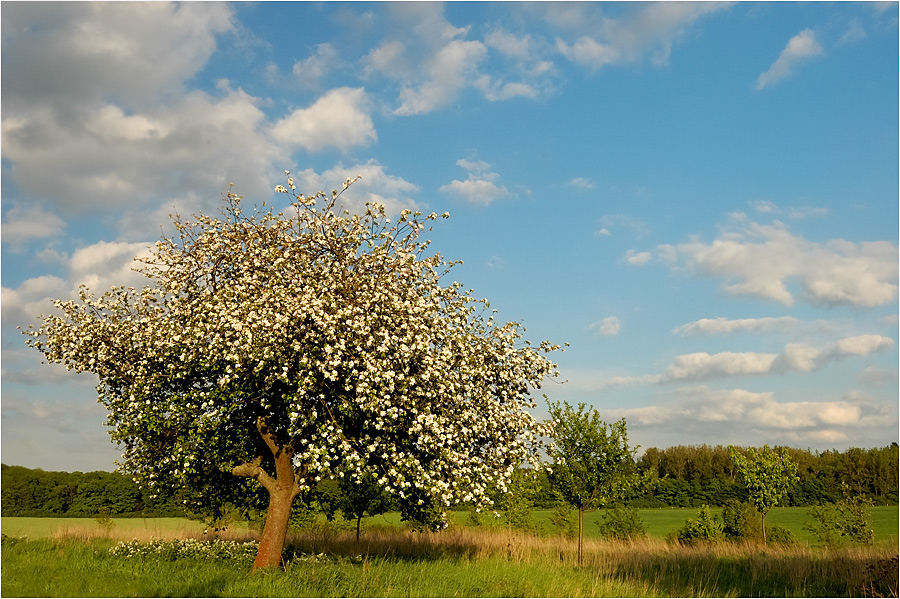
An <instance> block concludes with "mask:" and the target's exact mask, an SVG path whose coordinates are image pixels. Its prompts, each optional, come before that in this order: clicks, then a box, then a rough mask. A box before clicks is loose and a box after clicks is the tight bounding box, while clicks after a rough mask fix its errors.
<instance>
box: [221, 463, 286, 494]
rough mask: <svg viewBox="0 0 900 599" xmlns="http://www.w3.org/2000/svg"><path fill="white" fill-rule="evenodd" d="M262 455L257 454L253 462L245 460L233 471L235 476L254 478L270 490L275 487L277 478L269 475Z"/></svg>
mask: <svg viewBox="0 0 900 599" xmlns="http://www.w3.org/2000/svg"><path fill="white" fill-rule="evenodd" d="M262 459H263V457H262V456H257V457H256V459H255V460H253V461H252V462H244V463H243V464H241V465H239V466H235V467H234V468H232V469H231V473H232V474H233V475H235V476H242V477H245V478H252V479H254V480H256V482H258V483H259V484H261V485H262V486H263V487H265V488H266V489H267V490H268V491H272V490H273V489H274V488H275V479H273V478H272V477H271V476H269V475H268V473H267V472H266V471H265V470H264V469H263V467H262V465H261V464H262Z"/></svg>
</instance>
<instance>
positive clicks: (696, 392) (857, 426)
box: [603, 386, 897, 444]
mask: <svg viewBox="0 0 900 599" xmlns="http://www.w3.org/2000/svg"><path fill="white" fill-rule="evenodd" d="M603 414H604V416H605V417H607V418H622V417H624V418H625V419H626V421H627V422H628V426H629V431H632V430H634V431H635V432H639V431H640V430H641V429H654V430H679V431H682V432H683V433H687V434H691V435H697V436H699V437H701V438H703V439H705V440H706V442H707V443H709V442H715V441H717V440H719V439H722V440H723V441H724V442H726V443H734V442H738V443H746V442H747V441H745V440H744V439H747V438H748V437H751V436H752V437H762V438H763V439H765V440H766V442H769V443H771V442H772V441H774V440H776V439H777V440H782V441H784V442H790V443H825V444H829V443H844V442H849V441H850V440H851V439H855V440H857V442H864V441H865V440H866V438H867V435H869V431H876V430H877V431H881V430H882V429H885V430H887V429H888V428H889V427H890V426H891V423H892V422H893V423H894V424H893V426H894V428H896V420H897V414H896V406H892V405H889V404H886V403H879V402H875V401H867V400H865V399H859V398H853V399H850V398H843V399H837V400H831V401H778V400H777V399H776V397H775V395H774V393H771V392H761V393H759V392H752V391H746V390H743V389H712V388H710V387H706V386H697V387H686V388H684V389H681V390H679V391H678V393H677V394H676V400H675V401H674V402H673V403H670V404H667V405H657V406H648V407H641V408H629V409H618V410H604V411H603ZM736 440H737V441H736Z"/></svg>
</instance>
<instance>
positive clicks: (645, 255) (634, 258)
mask: <svg viewBox="0 0 900 599" xmlns="http://www.w3.org/2000/svg"><path fill="white" fill-rule="evenodd" d="M651 259H653V254H651V253H650V252H638V251H635V250H628V251H627V252H626V253H625V261H626V262H628V264H631V265H633V266H640V265H642V264H646V263H648V262H650V260H651Z"/></svg>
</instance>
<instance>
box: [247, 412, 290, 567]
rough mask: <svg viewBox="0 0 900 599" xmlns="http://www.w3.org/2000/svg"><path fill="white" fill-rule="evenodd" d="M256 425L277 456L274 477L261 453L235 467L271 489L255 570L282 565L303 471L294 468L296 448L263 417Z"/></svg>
mask: <svg viewBox="0 0 900 599" xmlns="http://www.w3.org/2000/svg"><path fill="white" fill-rule="evenodd" d="M256 429H257V431H259V435H260V437H262V439H263V441H265V443H266V446H267V447H268V448H269V451H271V452H272V456H273V458H274V459H275V477H274V478H272V477H271V476H270V475H269V474H268V473H267V472H266V471H265V469H263V467H262V456H258V457H257V458H256V459H255V460H253V461H252V462H246V463H244V464H241V465H239V466H236V467H235V468H234V469H232V471H231V473H232V474H234V475H235V476H245V477H248V478H252V479H254V480H256V481H257V482H258V483H259V484H260V485H262V486H263V488H265V489H266V490H267V491H268V492H269V511H268V513H267V514H266V524H265V526H264V527H263V532H262V536H261V537H260V539H259V550H258V551H257V554H256V560H255V561H254V562H253V570H254V571H256V570H261V569H268V568H277V567H279V566H281V565H282V555H281V554H282V551H283V549H284V541H285V538H286V537H287V529H288V521H289V520H290V518H291V506H292V505H293V503H294V499H295V498H296V497H297V495H298V494H299V493H300V475H299V474H298V473H297V472H296V471H295V470H294V465H293V460H292V458H293V454H294V452H293V448H292V447H291V446H290V445H280V444H279V443H278V440H277V439H276V438H275V435H274V434H272V432H271V430H270V429H269V427H268V426H267V425H266V421H265V419H264V418H262V417H260V418H258V419H257V421H256Z"/></svg>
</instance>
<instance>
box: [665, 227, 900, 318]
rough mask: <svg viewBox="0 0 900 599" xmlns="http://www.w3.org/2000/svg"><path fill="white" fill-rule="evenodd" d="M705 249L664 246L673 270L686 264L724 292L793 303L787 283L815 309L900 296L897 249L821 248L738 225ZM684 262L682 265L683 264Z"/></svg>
mask: <svg viewBox="0 0 900 599" xmlns="http://www.w3.org/2000/svg"><path fill="white" fill-rule="evenodd" d="M737 224H738V225H739V227H737V228H735V229H732V230H728V231H725V232H724V233H722V234H721V235H720V237H719V238H718V239H716V240H715V241H713V242H712V243H709V244H706V243H703V242H701V241H699V240H696V239H694V240H692V241H690V242H688V243H684V244H679V245H677V246H671V245H665V246H660V247H659V248H658V250H659V251H660V252H661V253H663V254H665V255H667V256H669V258H670V259H671V261H672V264H673V266H677V265H678V264H679V262H680V261H683V263H684V264H685V266H687V267H688V268H689V269H691V270H694V271H696V272H698V273H700V274H703V275H707V276H716V277H722V278H724V279H725V280H726V281H728V282H729V283H728V284H726V286H725V288H724V289H725V291H726V292H728V293H731V294H734V295H751V296H757V297H763V298H767V299H771V300H775V301H777V302H780V303H782V304H785V305H788V306H790V305H792V304H793V303H794V293H792V292H791V291H789V290H788V287H787V283H788V282H790V281H794V280H796V281H797V282H799V284H800V286H801V287H802V289H803V293H802V297H803V299H805V300H806V301H808V302H810V303H813V304H822V305H840V304H849V305H856V306H866V307H871V306H878V305H882V304H886V303H889V302H891V301H894V300H895V299H896V296H897V284H896V280H897V246H896V245H894V244H892V243H890V242H887V241H875V242H862V243H859V244H856V243H853V242H849V241H845V240H843V239H835V240H832V241H830V242H827V243H824V244H821V243H815V242H811V241H807V240H805V239H803V238H802V237H797V236H794V235H792V234H791V233H790V232H789V231H788V230H787V228H786V227H784V226H783V225H780V226H776V225H758V224H755V223H750V222H746V221H739V222H738V223H737ZM679 259H680V261H679Z"/></svg>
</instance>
